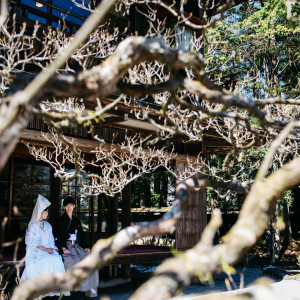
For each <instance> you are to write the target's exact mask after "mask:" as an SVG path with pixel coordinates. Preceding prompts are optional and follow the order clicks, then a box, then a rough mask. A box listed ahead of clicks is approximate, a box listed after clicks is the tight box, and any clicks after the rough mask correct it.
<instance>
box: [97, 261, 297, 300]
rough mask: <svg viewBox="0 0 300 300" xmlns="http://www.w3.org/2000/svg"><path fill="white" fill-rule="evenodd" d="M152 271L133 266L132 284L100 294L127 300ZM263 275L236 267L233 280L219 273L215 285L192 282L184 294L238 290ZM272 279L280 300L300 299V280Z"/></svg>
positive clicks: (259, 270)
mask: <svg viewBox="0 0 300 300" xmlns="http://www.w3.org/2000/svg"><path fill="white" fill-rule="evenodd" d="M152 271H153V268H148V269H147V268H145V267H144V269H143V268H140V267H139V266H133V268H132V282H131V283H130V284H124V285H120V286H115V287H111V288H102V289H99V295H100V296H108V297H109V298H110V299H111V300H127V299H128V298H129V297H130V296H131V295H132V294H133V293H134V291H135V290H136V289H137V288H138V286H139V285H140V284H141V283H143V282H144V281H145V280H147V278H149V277H150V276H151V272H152ZM262 276H264V274H263V271H262V270H261V269H260V268H250V269H236V274H235V275H233V276H232V279H231V280H229V279H228V276H227V275H226V274H219V275H216V276H214V285H209V284H201V283H197V284H192V285H190V286H188V287H186V288H185V289H184V290H183V295H190V296H191V295H192V294H198V293H207V292H217V291H220V292H222V291H223V292H224V291H226V292H227V291H228V288H229V289H231V290H237V289H240V288H245V287H248V286H249V285H251V284H253V282H255V280H257V279H258V278H259V277H262ZM225 279H228V280H226V281H227V286H226V284H225ZM272 280H273V281H274V282H275V283H274V284H273V285H272V286H273V288H274V290H276V292H277V293H278V294H279V296H280V298H279V299H280V300H285V299H290V300H298V299H299V300H300V281H297V280H282V279H276V278H275V279H274V278H272ZM228 281H229V285H228ZM109 298H108V299H109ZM154 300H155V299H154ZM273 300H275V299H273Z"/></svg>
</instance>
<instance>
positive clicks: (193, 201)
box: [175, 162, 207, 251]
mask: <svg viewBox="0 0 300 300" xmlns="http://www.w3.org/2000/svg"><path fill="white" fill-rule="evenodd" d="M185 166H186V164H185V163H183V162H176V168H177V170H184V168H185ZM206 223H207V207H206V190H198V191H192V192H191V197H190V199H189V201H188V203H187V206H186V207H185V210H184V211H183V214H182V216H181V218H180V220H179V221H178V223H177V225H176V234H175V238H176V249H177V250H179V251H181V250H186V249H189V248H191V247H193V246H194V245H195V244H196V243H197V242H198V241H199V240H200V237H201V234H202V231H203V230H204V228H205V226H206Z"/></svg>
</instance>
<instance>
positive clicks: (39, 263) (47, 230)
mask: <svg viewBox="0 0 300 300" xmlns="http://www.w3.org/2000/svg"><path fill="white" fill-rule="evenodd" d="M43 222H44V230H43V229H42V227H43V226H42V222H41V221H36V222H34V223H32V224H30V225H29V226H28V228H27V230H26V235H25V244H26V257H25V269H24V272H23V274H22V277H21V282H22V281H23V280H26V279H29V278H32V277H35V276H37V275H39V274H40V273H43V272H61V273H63V272H65V267H64V263H63V261H62V258H61V256H60V255H59V253H58V249H57V247H56V246H55V244H54V237H53V234H52V226H51V225H50V224H49V223H48V222H47V221H43ZM37 246H44V247H46V248H54V249H55V250H54V253H53V254H49V253H48V252H46V251H43V250H41V249H39V248H37Z"/></svg>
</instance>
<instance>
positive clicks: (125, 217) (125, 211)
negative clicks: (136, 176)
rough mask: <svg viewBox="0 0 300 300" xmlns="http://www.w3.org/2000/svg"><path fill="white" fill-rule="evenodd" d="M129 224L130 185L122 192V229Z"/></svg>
mask: <svg viewBox="0 0 300 300" xmlns="http://www.w3.org/2000/svg"><path fill="white" fill-rule="evenodd" d="M130 224H131V183H129V184H127V185H126V186H125V187H124V189H123V190H122V228H125V227H128V226H130Z"/></svg>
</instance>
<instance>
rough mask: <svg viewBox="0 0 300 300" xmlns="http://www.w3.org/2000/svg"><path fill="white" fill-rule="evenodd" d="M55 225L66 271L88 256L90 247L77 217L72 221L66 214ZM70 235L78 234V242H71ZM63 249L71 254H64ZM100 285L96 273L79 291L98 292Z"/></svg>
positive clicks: (58, 246) (55, 235) (56, 236)
mask: <svg viewBox="0 0 300 300" xmlns="http://www.w3.org/2000/svg"><path fill="white" fill-rule="evenodd" d="M55 223H56V224H55V227H54V238H55V240H56V245H57V248H58V249H60V251H61V253H62V257H63V260H64V265H65V269H66V270H69V269H70V268H72V267H73V266H74V265H75V264H76V263H78V262H80V261H81V260H82V259H84V258H85V257H86V256H87V255H88V253H86V252H85V251H84V249H85V248H89V247H88V245H87V242H86V239H85V237H84V232H83V229H82V226H81V223H80V221H79V219H78V218H77V217H75V216H72V219H70V218H69V216H68V214H67V213H64V214H63V215H62V216H61V217H60V218H58V220H57V221H56V222H55ZM70 234H76V236H77V239H76V241H73V242H72V241H70ZM62 248H66V249H68V250H69V252H70V254H63V251H62ZM98 285H99V275H98V272H97V271H95V272H94V273H93V275H92V276H91V277H89V278H88V279H86V280H85V281H83V282H82V283H81V286H80V288H79V290H80V291H83V292H87V291H90V290H91V289H94V290H95V291H97V287H98Z"/></svg>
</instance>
